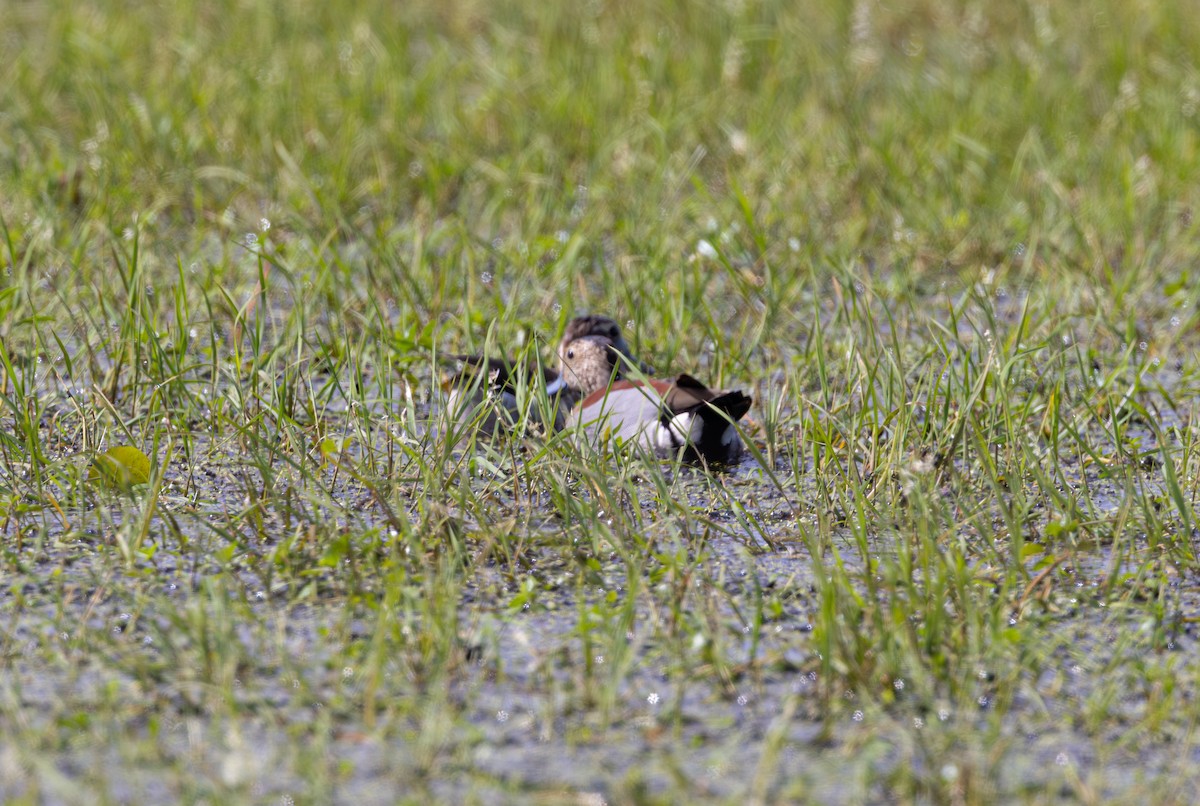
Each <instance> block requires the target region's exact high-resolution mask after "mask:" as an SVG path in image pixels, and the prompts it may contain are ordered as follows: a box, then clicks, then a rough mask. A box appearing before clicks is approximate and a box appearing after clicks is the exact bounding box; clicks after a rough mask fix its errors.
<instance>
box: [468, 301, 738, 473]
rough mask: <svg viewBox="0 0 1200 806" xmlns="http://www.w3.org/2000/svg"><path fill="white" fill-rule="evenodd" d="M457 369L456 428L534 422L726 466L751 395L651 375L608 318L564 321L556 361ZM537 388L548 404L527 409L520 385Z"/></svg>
mask: <svg viewBox="0 0 1200 806" xmlns="http://www.w3.org/2000/svg"><path fill="white" fill-rule="evenodd" d="M455 358H457V359H458V360H459V362H460V363H461V364H462V369H461V370H460V371H459V372H458V374H457V375H455V376H454V378H452V379H451V380H450V382H449V383H448V384H447V387H448V388H449V390H450V395H449V399H448V401H447V406H448V408H449V410H450V411H451V413H452V415H453V416H455V418H456V419H457V420H458V422H459V423H461V424H467V423H477V424H478V428H479V431H480V432H481V433H483V434H485V435H488V436H491V435H495V434H497V433H500V432H501V431H507V430H511V429H513V428H515V427H517V426H518V425H520V424H521V423H522V422H528V421H529V419H530V418H532V420H533V423H534V424H535V425H536V426H537V427H538V428H539V429H541V430H542V431H543V432H546V433H549V432H559V431H571V430H576V431H578V432H581V433H582V434H583V435H584V436H585V438H587V439H589V440H591V441H593V442H595V441H596V440H597V439H609V440H616V441H618V442H621V443H623V444H626V445H636V446H639V447H640V448H642V449H644V450H649V451H650V452H652V453H654V454H655V455H657V456H660V457H670V458H674V457H679V458H682V459H684V460H686V461H691V462H699V463H701V464H706V465H707V464H733V463H735V462H737V461H738V459H739V458H740V457H741V455H742V453H743V452H744V450H745V446H744V445H743V443H742V439H741V436H740V435H739V433H738V430H737V427H736V425H735V423H737V421H738V420H740V419H741V418H742V417H743V416H745V415H746V413H747V412H748V411H749V410H750V406H751V404H752V403H753V398H751V397H750V396H749V395H747V394H745V393H744V392H742V391H741V390H717V389H710V388H709V387H707V386H705V385H704V384H703V383H701V382H700V381H698V380H696V378H694V377H692V376H691V375H687V374H682V375H678V376H676V377H675V378H673V379H669V380H667V379H658V378H655V377H653V374H654V368H653V367H651V366H650V365H649V364H647V363H646V362H644V361H642V360H640V359H638V358H637V357H636V356H635V355H634V354H633V351H632V350H631V349H630V347H629V343H628V342H627V341H626V340H625V338H624V336H623V335H622V333H621V328H620V325H618V324H617V322H616V321H615V320H613V319H611V318H609V317H607V316H600V315H595V314H593V315H587V316H578V317H575V318H574V319H572V320H571V321H570V322H568V323H567V327H566V329H565V330H564V333H563V337H562V340H561V341H560V342H559V344H558V349H557V359H558V366H557V367H547V366H543V365H541V364H540V362H537V361H529V360H526V361H511V360H505V359H495V358H484V357H479V356H463V355H460V356H455ZM522 388H525V389H528V390H535V389H538V388H541V389H542V390H543V391H544V392H545V394H546V397H547V400H548V402H549V405H548V406H547V405H545V404H544V403H543V404H540V405H539V402H538V401H537V400H533V401H528V402H527V403H526V405H525V407H524V408H525V419H524V420H523V419H522V414H523V412H522V405H521V399H522V396H521V394H520V392H521V389H522Z"/></svg>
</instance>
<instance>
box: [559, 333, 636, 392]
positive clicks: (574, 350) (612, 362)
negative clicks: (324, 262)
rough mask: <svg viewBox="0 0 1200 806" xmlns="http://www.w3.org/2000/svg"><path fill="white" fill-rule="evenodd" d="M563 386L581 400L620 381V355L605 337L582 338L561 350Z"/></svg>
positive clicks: (560, 348) (574, 340) (560, 360)
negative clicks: (576, 394)
mask: <svg viewBox="0 0 1200 806" xmlns="http://www.w3.org/2000/svg"><path fill="white" fill-rule="evenodd" d="M558 349H559V354H558V360H559V362H560V368H559V372H560V373H561V377H562V379H563V382H565V383H566V384H567V386H569V387H570V388H572V389H574V390H576V391H577V392H578V393H579V394H580V395H581V396H582V397H586V396H588V395H590V394H591V393H592V392H595V391H598V390H600V389H603V388H605V387H606V386H608V385H609V384H610V383H611V382H612V381H614V380H616V379H618V378H620V377H621V367H620V364H621V363H623V362H622V361H621V354H620V353H619V352H618V351H617V348H616V347H615V346H614V345H613V343H612V342H611V341H610V340H608V339H606V338H604V337H603V336H581V337H579V338H576V339H572V340H571V341H569V342H568V341H566V340H564V341H563V344H562V345H561V346H560V347H559V348H558Z"/></svg>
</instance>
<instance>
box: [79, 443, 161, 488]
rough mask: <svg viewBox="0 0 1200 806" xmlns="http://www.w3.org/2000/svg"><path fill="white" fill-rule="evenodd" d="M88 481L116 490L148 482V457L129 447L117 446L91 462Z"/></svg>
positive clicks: (98, 455)
mask: <svg viewBox="0 0 1200 806" xmlns="http://www.w3.org/2000/svg"><path fill="white" fill-rule="evenodd" d="M88 481H91V482H93V483H100V484H103V485H104V486H106V487H110V488H113V489H118V490H128V489H129V488H130V487H133V486H134V485H136V484H146V483H147V482H149V481H150V457H149V456H147V455H146V454H144V453H142V452H141V451H140V450H138V449H137V448H134V447H133V446H131V445H118V446H116V447H113V448H109V449H108V450H106V451H105V452H104V453H100V454H97V455H96V458H95V459H93V460H92V468H91V470H89V471H88Z"/></svg>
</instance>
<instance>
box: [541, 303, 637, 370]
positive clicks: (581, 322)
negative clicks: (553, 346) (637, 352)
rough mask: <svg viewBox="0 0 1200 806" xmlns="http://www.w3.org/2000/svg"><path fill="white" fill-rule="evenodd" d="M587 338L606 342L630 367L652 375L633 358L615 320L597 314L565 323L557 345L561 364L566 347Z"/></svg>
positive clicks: (579, 317)
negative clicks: (560, 339)
mask: <svg viewBox="0 0 1200 806" xmlns="http://www.w3.org/2000/svg"><path fill="white" fill-rule="evenodd" d="M588 337H596V338H601V339H605V340H607V341H608V343H609V346H610V347H611V349H612V350H615V351H616V352H617V353H618V354H619V355H621V356H623V357H624V358H625V360H627V361H628V362H629V363H630V364H631V365H633V366H635V367H637V368H638V369H639V370H640V371H642V372H644V373H645V374H647V375H652V374H653V373H654V368H653V367H651V366H649V365H648V364H646V363H645V362H644V361H639V360H638V359H637V357H635V356H634V354H633V351H632V350H630V349H629V343H628V342H627V341H625V337H624V336H623V335H621V326H620V325H618V324H617V323H616V321H615V320H613V319H610V318H609V317H607V316H600V315H598V314H588V315H587V316H576V317H575V318H574V319H572V320H571V321H570V322H568V323H567V329H566V330H565V331H564V332H563V337H562V341H561V342H559V344H558V358H559V361H560V362H561V361H562V360H563V356H564V355H565V352H566V348H567V345H569V344H570V343H571V342H573V341H576V340H577V339H583V338H588Z"/></svg>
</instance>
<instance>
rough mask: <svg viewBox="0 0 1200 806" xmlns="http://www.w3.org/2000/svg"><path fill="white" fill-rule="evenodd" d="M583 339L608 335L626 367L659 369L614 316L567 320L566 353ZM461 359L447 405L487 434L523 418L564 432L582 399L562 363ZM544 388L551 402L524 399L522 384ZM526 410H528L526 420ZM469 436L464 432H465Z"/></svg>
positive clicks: (454, 415)
mask: <svg viewBox="0 0 1200 806" xmlns="http://www.w3.org/2000/svg"><path fill="white" fill-rule="evenodd" d="M581 338H600V339H604V340H605V342H606V343H607V344H608V345H609V349H611V350H612V351H613V353H614V355H616V356H619V357H620V358H619V360H620V362H621V364H622V366H625V367H628V368H630V369H634V368H636V370H637V371H638V372H640V373H642V374H646V375H650V374H653V372H654V369H653V368H652V367H651V366H650V365H648V364H646V363H645V362H644V361H641V360H639V359H638V358H636V357H635V356H634V355H633V351H632V350H631V349H630V347H629V343H628V342H627V341H626V340H625V337H624V335H623V334H622V333H621V326H620V325H619V324H617V322H616V321H615V320H613V319H611V318H610V317H607V316H601V315H598V314H589V315H584V316H577V317H575V318H574V319H572V320H571V321H570V322H568V323H567V327H566V329H565V331H564V333H563V338H562V340H561V342H560V343H559V348H558V351H559V353H562V352H563V351H564V350H565V347H566V345H567V344H569V343H570V342H573V341H575V340H577V339H581ZM450 358H451V359H452V360H455V361H457V362H458V372H457V373H456V374H455V375H454V376H453V377H452V378H451V379H450V380H449V381H447V382H446V383H445V384H444V388H445V389H446V390H447V391H448V396H447V400H446V408H447V410H448V411H449V412H450V415H451V417H452V418H453V419H454V420H455V421H456V422H457V423H458V424H459V425H460V426H464V427H465V426H467V425H470V424H476V425H477V427H478V429H479V432H480V433H482V434H483V435H485V436H494V435H496V434H497V433H500V432H501V431H507V430H511V429H512V428H515V427H517V426H518V425H520V424H521V423H522V422H526V423H528V422H529V421H530V419H531V420H532V424H533V425H534V426H535V427H536V428H537V429H539V430H541V431H543V432H550V431H562V430H563V429H564V428H565V427H566V421H567V415H568V414H569V412H570V411H571V409H572V408H573V407H574V406H575V404H576V403H577V402H578V401H579V399H580V395H579V392H578V390H577V389H575V388H574V387H572V386H570V385H569V384H568V383H566V381H565V380H564V378H563V377H562V373H561V368H559V369H555V368H553V367H548V366H543V365H541V363H540V362H539V361H537V360H536V359H534V360H530V359H528V358H527V359H525V360H510V359H503V358H487V357H484V356H473V355H452V356H450ZM538 388H540V389H542V390H543V391H544V392H545V393H546V396H547V398H548V399H549V402H550V405H549V407H546V406H544V405H539V402H538V401H537V400H536V399H535V400H532V401H527V403H526V404H525V405H523V404H522V399H523V395H522V394H521V391H522V389H525V390H529V391H534V390H536V389H538ZM523 409H524V411H523ZM522 414H525V417H524V419H523V418H522ZM464 436H465V434H464Z"/></svg>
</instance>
